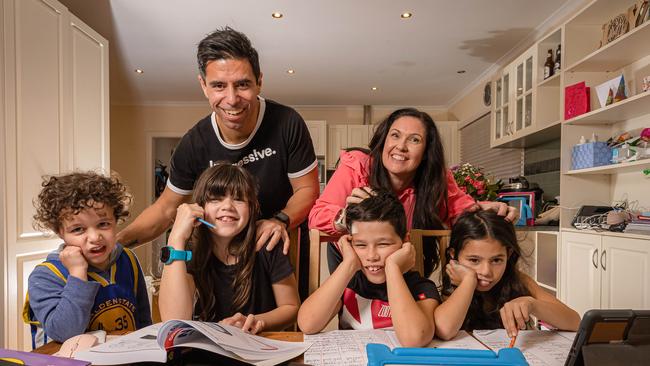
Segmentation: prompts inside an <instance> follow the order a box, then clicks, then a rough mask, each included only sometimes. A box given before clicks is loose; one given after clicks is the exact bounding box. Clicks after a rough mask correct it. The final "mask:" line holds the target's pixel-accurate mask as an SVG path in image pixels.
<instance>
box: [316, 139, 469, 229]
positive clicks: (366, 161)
mask: <svg viewBox="0 0 650 366" xmlns="http://www.w3.org/2000/svg"><path fill="white" fill-rule="evenodd" d="M369 176H370V156H368V154H365V153H364V152H362V151H341V157H340V161H339V166H338V168H337V169H336V171H335V172H334V174H333V175H332V178H331V179H330V180H329V182H328V183H327V186H326V187H325V190H324V191H323V193H321V195H320V197H319V198H318V199H317V200H316V203H315V204H314V207H312V209H311V211H310V212H309V228H310V229H318V230H320V231H322V232H324V233H327V234H328V235H332V236H339V235H341V234H342V233H341V232H339V231H338V230H336V228H335V227H334V218H335V217H336V214H337V213H338V212H339V211H340V210H341V209H342V208H343V207H345V200H346V198H347V197H348V196H349V195H350V193H351V192H352V190H353V189H354V188H357V187H366V186H368V185H369ZM396 194H397V197H398V199H399V200H400V202H401V203H402V205H404V210H405V211H406V220H407V221H406V223H407V228H408V229H411V225H412V222H413V210H414V209H415V198H416V197H415V188H413V186H410V187H408V188H406V189H404V190H403V191H401V192H396ZM475 204H476V202H475V201H474V199H473V198H472V197H471V196H469V195H468V194H466V193H465V192H463V191H461V190H460V188H458V185H457V184H456V181H455V180H454V176H453V175H452V173H451V172H449V171H448V172H447V220H446V221H445V224H446V225H447V226H448V227H451V223H452V222H453V221H454V220H455V219H456V217H457V216H458V215H460V214H461V213H462V212H463V211H465V210H466V209H468V208H469V207H471V206H473V205H475ZM442 210H444V208H441V211H440V217H444V216H445V215H444V213H443V212H442Z"/></svg>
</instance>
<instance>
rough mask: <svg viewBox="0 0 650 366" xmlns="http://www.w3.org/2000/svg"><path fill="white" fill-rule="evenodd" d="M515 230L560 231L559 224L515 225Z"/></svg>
mask: <svg viewBox="0 0 650 366" xmlns="http://www.w3.org/2000/svg"><path fill="white" fill-rule="evenodd" d="M515 230H516V231H560V227H559V226H544V225H539V226H515Z"/></svg>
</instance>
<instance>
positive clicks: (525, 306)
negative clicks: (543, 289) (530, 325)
mask: <svg viewBox="0 0 650 366" xmlns="http://www.w3.org/2000/svg"><path fill="white" fill-rule="evenodd" d="M534 302H535V298H534V297H532V296H521V297H518V298H516V299H513V300H510V301H508V302H507V303H505V304H504V305H503V307H502V308H501V310H499V312H500V313H501V322H502V323H503V327H504V328H505V330H506V332H507V333H508V337H511V338H512V337H514V336H516V335H517V333H518V332H519V329H526V323H527V322H528V321H529V320H530V314H532V313H533V305H534Z"/></svg>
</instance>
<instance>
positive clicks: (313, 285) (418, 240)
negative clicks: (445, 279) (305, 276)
mask: <svg viewBox="0 0 650 366" xmlns="http://www.w3.org/2000/svg"><path fill="white" fill-rule="evenodd" d="M409 235H410V241H411V243H412V244H413V247H414V248H415V269H416V270H417V271H418V272H420V274H422V275H424V257H423V255H422V238H423V237H438V253H439V255H440V265H439V267H438V268H439V269H438V270H436V272H435V273H436V274H437V275H438V276H439V274H440V273H442V272H439V271H441V270H444V267H445V265H446V264H447V263H446V261H445V251H446V250H447V246H448V245H449V237H450V235H451V230H421V229H413V230H411V231H410V232H409ZM337 240H338V238H336V237H333V236H331V235H328V234H326V233H323V232H322V231H319V230H316V229H311V230H309V294H310V295H311V294H312V293H314V291H316V289H317V288H318V287H319V286H320V272H321V244H322V243H328V242H331V241H337ZM436 279H438V280H440V279H439V278H436ZM437 285H440V283H437Z"/></svg>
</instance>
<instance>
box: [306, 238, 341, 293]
mask: <svg viewBox="0 0 650 366" xmlns="http://www.w3.org/2000/svg"><path fill="white" fill-rule="evenodd" d="M337 240H338V238H336V237H334V236H330V235H328V234H326V233H324V232H322V231H320V230H317V229H310V230H309V295H311V294H313V293H314V291H316V289H317V288H318V287H319V286H320V271H321V255H320V253H321V243H329V242H331V241H334V242H335V241H337Z"/></svg>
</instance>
